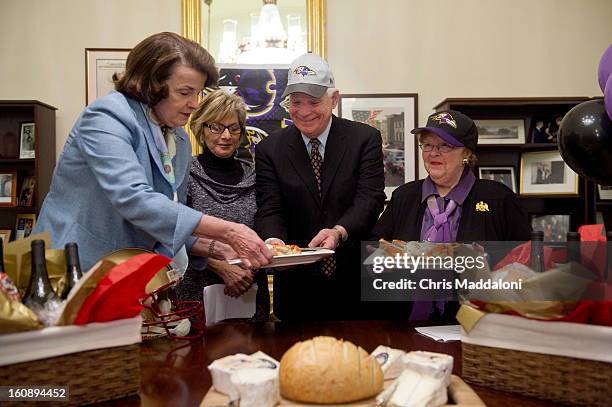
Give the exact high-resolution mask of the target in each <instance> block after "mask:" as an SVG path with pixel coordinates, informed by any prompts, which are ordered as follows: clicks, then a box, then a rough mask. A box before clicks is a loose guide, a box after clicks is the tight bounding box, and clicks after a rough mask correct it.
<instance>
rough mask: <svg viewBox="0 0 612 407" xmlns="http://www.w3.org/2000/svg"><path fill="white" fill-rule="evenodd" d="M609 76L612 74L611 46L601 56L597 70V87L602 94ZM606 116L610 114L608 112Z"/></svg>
mask: <svg viewBox="0 0 612 407" xmlns="http://www.w3.org/2000/svg"><path fill="white" fill-rule="evenodd" d="M610 74H612V45H610V46H609V47H608V49H606V51H605V52H604V53H603V55H602V56H601V60H600V61H599V69H598V70H597V79H599V87H600V88H601V91H602V92H604V91H605V88H606V82H608V78H609V77H610ZM608 114H610V113H609V112H608Z"/></svg>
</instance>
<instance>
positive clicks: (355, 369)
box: [279, 336, 384, 404]
mask: <svg viewBox="0 0 612 407" xmlns="http://www.w3.org/2000/svg"><path fill="white" fill-rule="evenodd" d="M279 379H280V391H281V395H282V396H283V397H285V398H288V399H291V400H295V401H300V402H306V403H320V404H333V403H347V402H351V401H356V400H361V399H365V398H368V397H372V396H374V395H376V394H378V393H379V392H380V391H381V390H382V389H383V384H384V383H383V382H384V378H383V372H382V370H381V368H380V364H379V363H378V362H377V361H376V360H375V359H374V358H373V357H372V356H370V355H369V354H368V353H367V352H366V351H365V350H363V349H362V348H360V347H358V346H355V345H354V344H352V343H351V342H348V341H343V340H338V339H336V338H332V337H329V336H318V337H316V338H313V339H310V340H307V341H304V342H298V343H296V344H295V345H293V346H292V347H291V348H290V349H289V350H288V351H287V352H285V354H284V355H283V357H282V359H281V362H280V371H279Z"/></svg>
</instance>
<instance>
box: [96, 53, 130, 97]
mask: <svg viewBox="0 0 612 407" xmlns="http://www.w3.org/2000/svg"><path fill="white" fill-rule="evenodd" d="M129 52H130V49H129V48H85V84H86V87H85V104H86V105H88V104H90V103H91V102H93V101H94V100H96V99H97V98H99V97H100V96H104V95H106V94H108V93H109V92H110V91H112V90H114V89H115V85H114V84H113V74H114V73H121V72H123V71H124V70H125V62H126V61H127V56H128V53H129Z"/></svg>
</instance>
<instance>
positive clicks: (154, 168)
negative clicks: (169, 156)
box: [34, 92, 202, 271]
mask: <svg viewBox="0 0 612 407" xmlns="http://www.w3.org/2000/svg"><path fill="white" fill-rule="evenodd" d="M176 133H177V138H176V156H175V158H174V160H173V164H174V172H175V177H176V185H177V193H178V198H179V202H182V203H184V202H185V199H186V187H187V181H188V174H189V166H190V163H191V143H190V142H189V137H188V136H187V133H186V132H185V131H184V130H183V129H182V128H179V129H177V132H176ZM182 203H176V202H174V201H173V189H172V185H171V184H170V183H169V182H168V181H167V180H166V178H165V177H164V175H163V167H162V163H161V159H160V158H159V152H158V150H157V147H156V146H155V141H154V139H153V134H152V130H151V128H150V126H149V122H148V121H147V119H146V117H145V113H144V110H143V108H142V105H141V104H140V103H139V102H138V101H136V100H133V99H130V98H127V97H126V96H124V95H123V94H121V93H119V92H112V93H110V94H109V95H107V96H105V97H102V98H99V99H97V100H96V101H95V102H93V103H92V104H91V105H89V106H88V107H87V108H86V109H85V111H84V112H83V113H82V114H81V116H80V117H79V118H78V120H77V122H76V124H75V125H74V127H73V128H72V130H71V131H70V134H69V136H68V139H67V140H66V144H65V146H64V150H63V151H62V154H61V155H60V158H59V163H58V164H57V166H56V168H55V171H54V173H53V179H52V181H51V189H50V191H49V194H48V195H47V197H46V198H45V201H44V203H43V206H42V209H41V212H40V216H39V218H38V221H37V223H36V227H35V229H34V232H41V231H44V230H46V231H49V232H50V233H51V238H52V247H54V248H63V247H64V244H65V243H67V242H76V243H77V244H78V245H79V255H80V259H81V266H82V268H83V270H84V271H86V270H89V268H90V267H91V266H92V265H93V264H95V262H96V261H97V260H99V259H100V258H101V257H102V256H104V255H105V254H107V253H109V252H112V251H114V250H117V249H121V248H125V247H139V248H143V249H148V250H153V251H156V252H158V253H160V254H163V255H166V256H168V257H172V256H173V255H174V254H175V253H176V252H177V251H178V250H179V249H180V248H181V247H182V246H183V244H186V245H187V250H188V251H189V249H190V248H191V245H192V244H193V242H194V241H195V237H193V236H192V232H193V230H194V229H195V227H196V225H197V224H198V222H199V221H200V218H201V217H202V213H201V212H198V211H196V210H194V209H192V208H189V207H187V206H185V205H183V204H182Z"/></svg>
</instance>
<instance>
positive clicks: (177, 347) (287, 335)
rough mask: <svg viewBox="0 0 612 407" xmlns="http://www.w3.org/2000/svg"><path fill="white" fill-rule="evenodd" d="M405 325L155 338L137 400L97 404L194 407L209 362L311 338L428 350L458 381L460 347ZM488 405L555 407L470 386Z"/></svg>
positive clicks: (306, 325) (143, 357)
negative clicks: (448, 359) (446, 358)
mask: <svg viewBox="0 0 612 407" xmlns="http://www.w3.org/2000/svg"><path fill="white" fill-rule="evenodd" d="M414 326H415V325H413V324H410V323H409V322H405V321H325V322H301V323H289V322H275V323H274V322H267V323H256V324H255V323H245V322H226V323H221V324H217V325H216V326H213V327H211V328H209V329H208V330H207V331H206V333H205V335H204V338H203V339H202V340H199V341H193V342H186V341H171V340H168V339H158V340H154V341H150V342H145V343H143V344H142V345H141V354H140V361H141V389H140V399H139V398H138V397H131V398H126V399H121V400H116V401H111V402H107V403H103V404H102V405H108V406H111V405H112V406H138V405H141V406H167V405H172V406H198V405H199V403H200V402H201V400H202V398H203V397H204V395H205V394H206V392H207V391H208V389H209V388H210V387H211V377H210V374H209V372H208V369H207V368H206V367H207V366H208V365H209V364H210V363H211V362H212V361H213V360H215V359H218V358H220V357H223V356H227V355H231V354H234V353H238V352H242V353H247V354H248V353H253V352H256V351H258V350H262V351H264V352H265V353H267V354H268V355H270V356H272V357H273V358H275V359H277V360H280V358H281V357H282V355H283V353H284V352H285V351H286V350H287V349H289V347H291V346H292V345H293V344H294V343H295V342H297V341H300V340H304V339H308V338H311V337H313V336H317V335H329V336H335V337H337V338H343V339H346V340H349V341H351V342H353V343H355V344H357V345H359V346H361V347H362V348H364V349H365V350H366V351H367V352H371V351H372V350H374V348H375V347H376V346H378V345H386V346H390V347H393V348H398V349H404V350H428V351H432V352H441V353H447V354H450V355H452V356H453V357H454V359H455V365H454V369H453V373H454V374H456V375H459V376H461V343H460V342H450V343H439V342H435V341H433V340H431V339H429V338H427V337H425V336H422V335H420V334H418V333H417V332H416V331H415V330H414ZM472 388H473V389H474V390H475V391H476V393H478V395H479V396H480V397H481V398H482V400H483V401H484V402H485V403H486V404H487V405H488V406H495V407H505V406H508V407H510V406H524V407H530V406H533V407H535V406H555V405H556V404H553V403H549V402H545V401H541V400H536V399H531V398H528V397H522V396H517V395H514V394H510V393H505V392H500V391H496V390H492V389H488V388H486V387H481V386H475V385H474V386H472Z"/></svg>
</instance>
